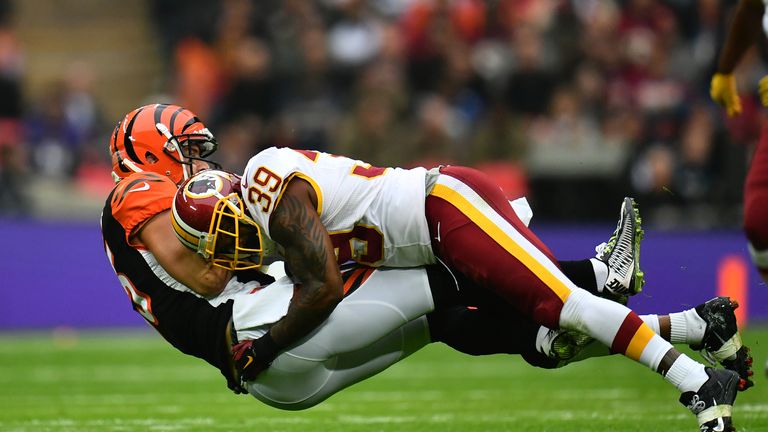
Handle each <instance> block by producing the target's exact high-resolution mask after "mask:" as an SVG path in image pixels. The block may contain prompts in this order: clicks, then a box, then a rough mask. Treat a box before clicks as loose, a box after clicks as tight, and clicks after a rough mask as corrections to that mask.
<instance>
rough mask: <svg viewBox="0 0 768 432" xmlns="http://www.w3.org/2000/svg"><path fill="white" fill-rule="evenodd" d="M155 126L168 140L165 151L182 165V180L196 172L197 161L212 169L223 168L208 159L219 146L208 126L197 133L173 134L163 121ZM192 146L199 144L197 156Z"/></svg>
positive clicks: (164, 147) (164, 146)
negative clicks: (194, 168)
mask: <svg viewBox="0 0 768 432" xmlns="http://www.w3.org/2000/svg"><path fill="white" fill-rule="evenodd" d="M155 127H156V128H157V131H158V132H160V133H161V134H162V135H163V136H164V137H165V139H166V140H167V141H166V142H165V144H164V145H163V152H164V153H165V154H166V155H168V156H169V157H170V158H171V159H173V160H174V161H176V162H178V163H179V164H180V165H182V171H183V172H184V178H183V179H182V181H184V180H186V179H188V178H190V177H191V176H192V175H193V174H195V173H194V170H193V167H194V162H195V161H201V162H205V163H206V164H208V166H209V168H211V169H221V165H219V164H218V163H216V162H214V161H210V160H207V159H206V158H207V157H208V156H210V155H211V154H213V153H214V152H215V151H216V149H217V148H218V146H219V144H218V143H217V142H216V138H214V136H213V134H212V133H211V132H210V131H209V130H208V128H204V129H202V130H200V131H198V132H195V133H188V134H177V135H173V134H172V133H171V131H170V130H169V129H168V127H167V126H166V125H164V124H163V123H156V124H155ZM192 146H197V148H198V149H199V154H198V155H197V156H195V155H193V150H192V148H193V147H192Z"/></svg>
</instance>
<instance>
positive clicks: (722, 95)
mask: <svg viewBox="0 0 768 432" xmlns="http://www.w3.org/2000/svg"><path fill="white" fill-rule="evenodd" d="M761 88H762V87H761ZM761 93H762V92H761ZM709 95H710V96H711V97H712V100H713V101H715V102H717V103H718V104H720V105H722V106H723V107H724V108H725V112H726V113H727V114H728V117H733V116H735V115H736V114H741V98H740V97H739V92H738V90H736V78H734V76H733V74H721V73H716V74H715V75H714V76H713V77H712V83H711V84H710V87H709ZM761 96H762V94H761Z"/></svg>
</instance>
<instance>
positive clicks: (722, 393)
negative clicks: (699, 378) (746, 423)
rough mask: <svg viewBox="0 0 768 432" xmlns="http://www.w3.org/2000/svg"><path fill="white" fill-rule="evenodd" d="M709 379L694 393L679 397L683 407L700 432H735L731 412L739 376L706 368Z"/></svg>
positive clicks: (731, 372)
mask: <svg viewBox="0 0 768 432" xmlns="http://www.w3.org/2000/svg"><path fill="white" fill-rule="evenodd" d="M706 373H707V375H709V379H708V380H707V382H705V383H704V384H703V385H702V386H701V388H699V390H698V391H696V392H685V393H683V394H682V395H680V403H682V404H683V405H685V406H686V407H687V408H688V409H689V410H691V412H692V413H693V414H695V415H696V418H697V420H698V421H699V430H700V432H729V431H735V430H736V428H734V427H733V421H732V420H731V412H732V411H733V402H734V401H735V400H736V387H737V386H738V383H739V375H738V374H737V373H736V372H733V371H729V370H724V369H713V368H706Z"/></svg>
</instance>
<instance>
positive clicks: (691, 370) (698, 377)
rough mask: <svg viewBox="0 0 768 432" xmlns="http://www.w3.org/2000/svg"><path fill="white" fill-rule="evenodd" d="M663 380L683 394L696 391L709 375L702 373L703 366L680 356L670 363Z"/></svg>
mask: <svg viewBox="0 0 768 432" xmlns="http://www.w3.org/2000/svg"><path fill="white" fill-rule="evenodd" d="M664 379H665V380H667V382H669V383H670V384H672V385H673V386H675V387H677V389H678V390H680V392H681V393H685V392H688V391H692V392H695V391H698V390H699V389H700V388H701V386H702V385H704V383H705V382H707V380H708V379H709V375H707V372H705V371H704V365H703V364H701V363H697V362H695V361H693V360H691V358H690V357H688V356H687V355H685V354H680V357H678V358H677V360H675V362H674V363H672V367H670V368H669V371H668V372H667V374H666V375H665V376H664Z"/></svg>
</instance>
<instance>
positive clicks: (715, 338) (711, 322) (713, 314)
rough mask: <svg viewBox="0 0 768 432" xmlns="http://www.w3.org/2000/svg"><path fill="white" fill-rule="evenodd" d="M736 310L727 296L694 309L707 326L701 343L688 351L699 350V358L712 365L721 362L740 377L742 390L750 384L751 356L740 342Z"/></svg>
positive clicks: (735, 305)
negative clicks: (701, 357) (700, 355)
mask: <svg viewBox="0 0 768 432" xmlns="http://www.w3.org/2000/svg"><path fill="white" fill-rule="evenodd" d="M738 307H739V304H738V303H737V302H735V301H731V299H730V298H728V297H716V298H713V299H712V300H709V301H707V302H706V303H703V304H700V305H698V306H696V313H697V314H698V315H699V316H700V317H701V319H703V320H704V322H706V323H707V329H706V330H705V331H704V337H703V338H702V340H701V343H700V344H697V345H691V349H694V350H696V351H701V354H702V356H703V357H704V358H705V359H707V360H708V361H709V362H710V363H711V364H712V365H715V364H716V363H720V364H721V365H723V367H725V368H726V369H730V370H732V371H734V372H736V373H737V374H739V377H740V381H739V385H738V389H739V390H740V391H744V390H746V389H748V388H750V387H752V386H753V385H755V383H754V382H752V379H751V378H752V375H753V374H754V372H753V371H752V356H750V354H749V348H747V347H745V346H744V345H743V344H742V343H741V336H740V335H739V327H738V325H737V324H736V314H734V312H733V311H734V310H736V308H738Z"/></svg>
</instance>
